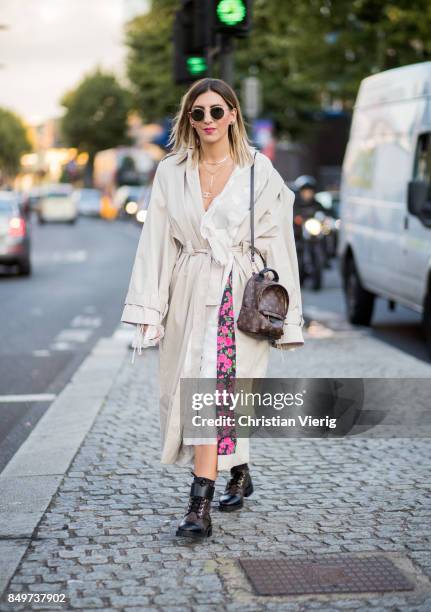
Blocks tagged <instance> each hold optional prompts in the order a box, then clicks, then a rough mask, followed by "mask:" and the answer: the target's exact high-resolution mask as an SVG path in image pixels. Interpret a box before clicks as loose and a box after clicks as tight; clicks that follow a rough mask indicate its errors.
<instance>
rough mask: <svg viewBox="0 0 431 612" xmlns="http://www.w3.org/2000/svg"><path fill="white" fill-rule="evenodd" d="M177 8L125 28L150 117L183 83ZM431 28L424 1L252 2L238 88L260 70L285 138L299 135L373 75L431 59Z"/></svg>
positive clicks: (163, 7) (130, 65)
mask: <svg viewBox="0 0 431 612" xmlns="http://www.w3.org/2000/svg"><path fill="white" fill-rule="evenodd" d="M179 7H180V2H179V0H153V2H152V5H151V10H150V12H149V13H147V14H146V15H143V16H140V17H137V18H135V19H134V20H132V21H131V22H130V23H129V24H128V26H127V30H126V43H127V45H128V46H129V55H128V60H127V69H128V75H129V78H130V80H131V82H132V83H133V93H134V104H135V106H136V108H137V109H139V111H140V113H141V114H142V116H143V118H144V119H145V120H154V119H157V118H160V117H164V116H166V115H172V114H173V113H174V112H175V111H176V110H177V108H178V103H179V100H180V97H181V95H182V94H183V93H184V91H185V89H186V87H184V86H177V85H174V84H173V82H172V40H171V36H172V28H173V16H174V12H175V10H176V9H178V8H179ZM430 29H431V3H429V2H428V0H417V2H414V3H412V2H411V1H408V0H352V1H351V2H345V0H284V1H283V2H280V1H279V0H254V2H253V25H252V30H251V33H250V36H249V37H247V38H244V39H236V40H235V41H234V49H235V51H234V53H235V60H234V63H235V83H234V88H235V90H236V91H237V92H239V91H240V85H241V81H242V79H243V78H244V77H245V76H248V75H249V74H253V75H255V76H258V77H259V79H260V80H261V82H262V93H263V114H264V115H265V116H267V117H271V118H273V119H274V121H275V125H276V130H277V133H278V134H279V135H280V134H283V133H285V134H286V135H289V136H291V137H292V138H296V137H298V138H302V137H303V136H305V135H306V134H307V132H308V131H309V129H310V128H313V117H314V114H315V113H316V112H318V111H320V110H321V109H322V107H325V106H331V105H332V104H333V103H334V102H338V103H340V104H341V106H342V107H343V108H344V109H346V110H350V109H351V108H352V105H353V103H354V100H355V97H356V94H357V90H358V87H359V84H360V82H361V80H362V79H363V78H365V77H366V76H368V75H369V74H373V73H375V72H379V71H382V70H385V69H388V68H394V67H397V66H403V65H405V64H411V63H416V62H421V61H426V60H429V59H431V38H430V37H429V31H430ZM214 76H218V74H217V73H216V74H215V75H214Z"/></svg>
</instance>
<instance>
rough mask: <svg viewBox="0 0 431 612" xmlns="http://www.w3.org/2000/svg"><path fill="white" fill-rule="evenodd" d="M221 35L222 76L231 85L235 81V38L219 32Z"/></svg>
mask: <svg viewBox="0 0 431 612" xmlns="http://www.w3.org/2000/svg"><path fill="white" fill-rule="evenodd" d="M218 36H219V37H220V44H219V48H220V54H219V58H220V78H221V79H223V80H224V81H226V83H228V84H229V85H230V86H231V87H233V83H234V64H233V58H234V55H233V50H234V45H233V38H232V37H231V36H226V35H224V34H219V35H218Z"/></svg>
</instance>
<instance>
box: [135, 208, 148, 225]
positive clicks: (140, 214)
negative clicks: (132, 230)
mask: <svg viewBox="0 0 431 612" xmlns="http://www.w3.org/2000/svg"><path fill="white" fill-rule="evenodd" d="M146 216H147V211H146V210H138V212H137V213H136V221H139V222H140V223H144V222H145V217H146Z"/></svg>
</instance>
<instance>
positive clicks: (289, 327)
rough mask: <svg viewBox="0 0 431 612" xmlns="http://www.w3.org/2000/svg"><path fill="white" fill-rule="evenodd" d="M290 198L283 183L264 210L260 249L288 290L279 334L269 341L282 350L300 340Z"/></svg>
mask: <svg viewBox="0 0 431 612" xmlns="http://www.w3.org/2000/svg"><path fill="white" fill-rule="evenodd" d="M294 200H295V194H294V192H293V191H292V190H291V189H289V187H287V185H286V184H284V185H283V187H282V189H281V192H280V194H279V196H278V197H277V199H276V201H275V206H274V208H273V209H271V211H268V213H269V214H270V216H271V223H270V229H269V232H268V233H267V238H268V240H267V247H266V248H265V249H264V257H265V261H266V265H267V267H268V268H274V269H275V270H276V271H277V272H278V275H279V282H280V283H281V284H282V285H283V286H284V287H286V289H287V292H288V294H289V308H288V311H287V316H286V319H285V322H284V329H283V335H282V337H281V338H279V339H278V340H275V341H274V342H272V346H273V347H274V348H278V349H283V350H292V349H295V348H298V347H301V346H303V344H304V338H303V333H302V328H303V326H304V318H303V316H302V300H301V287H300V282H299V270H298V258H297V254H296V246H295V236H294V232H293V202H294Z"/></svg>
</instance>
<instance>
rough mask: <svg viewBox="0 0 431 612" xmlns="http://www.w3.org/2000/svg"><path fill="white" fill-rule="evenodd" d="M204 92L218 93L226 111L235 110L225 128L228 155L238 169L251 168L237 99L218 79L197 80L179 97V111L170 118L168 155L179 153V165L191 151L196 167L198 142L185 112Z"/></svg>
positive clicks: (246, 138)
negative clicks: (239, 167) (171, 121)
mask: <svg viewBox="0 0 431 612" xmlns="http://www.w3.org/2000/svg"><path fill="white" fill-rule="evenodd" d="M207 91H214V92H215V93H218V94H219V95H220V96H221V97H222V98H223V99H224V101H225V102H226V104H227V105H228V107H229V110H232V109H233V108H236V111H237V113H236V120H235V122H234V123H233V124H230V125H229V128H228V137H229V145H230V146H229V148H230V154H231V156H232V158H233V160H234V162H235V163H236V164H237V165H239V166H246V165H250V164H252V163H253V157H252V151H251V143H250V140H249V138H248V136H247V132H246V129H245V124H244V119H243V117H242V113H241V108H240V104H239V100H238V97H237V95H236V94H235V92H234V90H233V89H232V87H230V85H228V84H227V83H226V82H225V81H223V80H222V79H210V78H205V79H200V80H199V81H195V82H194V83H193V84H192V85H191V86H190V87H189V89H188V90H187V91H186V93H185V94H184V95H183V96H182V98H181V104H180V109H179V111H178V113H177V114H176V115H175V117H174V120H173V123H172V128H171V134H170V137H169V141H168V147H170V146H171V145H172V149H171V151H172V152H173V153H179V155H180V158H181V159H180V161H183V160H184V159H185V158H186V157H187V150H188V149H193V152H192V160H193V163H194V164H197V163H198V160H200V153H201V147H200V140H199V137H198V135H197V133H196V130H195V129H194V128H193V126H192V125H191V124H190V121H189V116H188V111H190V110H191V108H192V106H193V103H194V101H195V100H196V98H197V97H198V96H200V95H201V94H202V93H205V92H207ZM178 163H179V162H178Z"/></svg>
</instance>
